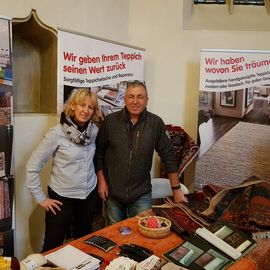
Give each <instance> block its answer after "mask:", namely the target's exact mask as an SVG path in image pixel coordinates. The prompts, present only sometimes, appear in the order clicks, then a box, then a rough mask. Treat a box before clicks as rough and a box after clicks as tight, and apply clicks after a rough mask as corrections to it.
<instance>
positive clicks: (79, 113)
mask: <svg viewBox="0 0 270 270" xmlns="http://www.w3.org/2000/svg"><path fill="white" fill-rule="evenodd" d="M71 108H72V110H73V111H74V117H75V121H76V122H77V123H78V125H80V126H84V124H85V123H86V122H88V121H89V120H90V119H91V118H92V116H93V113H94V106H92V102H91V99H90V97H86V98H85V99H84V101H83V102H82V103H80V104H74V105H72V106H71Z"/></svg>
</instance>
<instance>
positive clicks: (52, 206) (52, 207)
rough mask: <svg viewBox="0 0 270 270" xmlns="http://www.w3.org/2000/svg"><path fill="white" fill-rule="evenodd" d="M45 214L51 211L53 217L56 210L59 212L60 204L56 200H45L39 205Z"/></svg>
mask: <svg viewBox="0 0 270 270" xmlns="http://www.w3.org/2000/svg"><path fill="white" fill-rule="evenodd" d="M39 204H40V205H41V206H42V207H43V208H44V209H45V210H46V211H47V212H48V211H52V212H53V214H54V215H56V210H58V211H61V208H60V206H61V205H62V202H60V201H58V200H53V199H50V198H46V199H45V200H44V201H42V202H40V203H39Z"/></svg>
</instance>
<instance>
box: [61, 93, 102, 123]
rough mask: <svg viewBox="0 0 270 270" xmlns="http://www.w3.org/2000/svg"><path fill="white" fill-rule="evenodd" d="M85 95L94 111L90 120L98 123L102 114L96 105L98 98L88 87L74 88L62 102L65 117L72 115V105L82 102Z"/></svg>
mask: <svg viewBox="0 0 270 270" xmlns="http://www.w3.org/2000/svg"><path fill="white" fill-rule="evenodd" d="M86 97H89V98H90V100H91V103H92V106H93V108H94V113H93V116H92V118H91V119H92V120H93V121H94V122H95V123H100V122H101V120H102V116H101V113H100V110H99V107H98V99H97V96H96V94H95V93H93V92H91V90H89V89H88V88H75V89H73V90H72V92H71V95H70V96H69V98H68V99H67V101H66V102H65V104H64V113H65V115H66V116H67V117H71V118H72V117H73V116H74V110H72V108H71V107H72V105H78V104H82V103H83V102H84V100H85V98H86Z"/></svg>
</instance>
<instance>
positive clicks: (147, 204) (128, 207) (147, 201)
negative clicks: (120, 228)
mask: <svg viewBox="0 0 270 270" xmlns="http://www.w3.org/2000/svg"><path fill="white" fill-rule="evenodd" d="M151 207H152V195H151V192H149V193H147V194H144V195H143V196H141V197H140V198H138V199H137V200H136V201H135V202H132V203H121V202H117V201H115V200H112V199H108V201H107V203H106V211H107V219H108V224H109V225H111V224H114V223H117V222H119V221H121V220H123V219H126V218H128V217H134V216H136V215H137V214H138V213H140V212H143V211H145V210H147V209H149V208H151Z"/></svg>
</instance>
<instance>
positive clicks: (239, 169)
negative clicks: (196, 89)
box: [195, 50, 270, 189]
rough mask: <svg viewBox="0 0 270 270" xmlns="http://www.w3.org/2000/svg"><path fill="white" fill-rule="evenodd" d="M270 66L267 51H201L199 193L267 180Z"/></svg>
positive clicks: (269, 152)
mask: <svg viewBox="0 0 270 270" xmlns="http://www.w3.org/2000/svg"><path fill="white" fill-rule="evenodd" d="M269 66H270V52H269V51H266V52H265V51H232V50H228V51H221V50H220V51H219V50H202V51H201V66H200V95H199V113H198V143H199V144H200V153H199V157H198V160H197V163H196V169H195V186H196V188H197V189H201V188H202V187H203V186H204V185H206V184H211V183H214V184H220V185H229V184H230V185H237V184H240V183H241V182H242V181H244V180H245V179H247V178H249V177H251V176H257V177H259V178H260V179H268V178H269V175H270V169H269V166H268V165H267V164H269V162H270V148H269V147H270V144H269V143H270V142H269V134H270V127H269V123H270V113H269V112H270V72H269ZM259 138H265V139H263V140H260V139H259ZM262 168H263V169H262Z"/></svg>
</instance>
